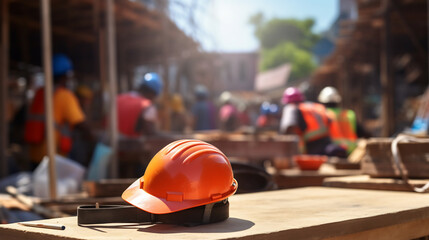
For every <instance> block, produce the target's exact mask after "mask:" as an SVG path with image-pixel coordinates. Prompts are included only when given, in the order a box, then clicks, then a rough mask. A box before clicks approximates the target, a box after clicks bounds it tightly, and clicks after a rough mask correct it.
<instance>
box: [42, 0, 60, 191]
mask: <svg viewBox="0 0 429 240" xmlns="http://www.w3.org/2000/svg"><path fill="white" fill-rule="evenodd" d="M40 11H41V12H40V15H41V18H42V19H41V21H40V22H41V23H42V29H41V30H42V49H43V71H44V75H45V119H46V124H45V127H46V145H47V155H48V157H49V196H50V198H51V199H55V198H57V174H56V168H55V153H56V142H55V135H54V134H55V132H54V112H53V110H54V109H53V103H52V101H53V91H54V88H53V82H54V81H53V79H52V35H51V34H52V32H51V18H50V15H51V9H50V0H42V1H41V8H40Z"/></svg>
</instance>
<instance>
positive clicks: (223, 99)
mask: <svg viewBox="0 0 429 240" xmlns="http://www.w3.org/2000/svg"><path fill="white" fill-rule="evenodd" d="M230 101H232V94H231V93H230V92H228V91H225V92H222V94H221V95H220V96H219V102H220V103H221V104H225V103H227V102H230Z"/></svg>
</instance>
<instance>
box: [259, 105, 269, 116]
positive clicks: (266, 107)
mask: <svg viewBox="0 0 429 240" xmlns="http://www.w3.org/2000/svg"><path fill="white" fill-rule="evenodd" d="M259 112H260V114H261V115H268V113H269V112H270V103H269V102H263V103H262V104H261V109H260V110H259Z"/></svg>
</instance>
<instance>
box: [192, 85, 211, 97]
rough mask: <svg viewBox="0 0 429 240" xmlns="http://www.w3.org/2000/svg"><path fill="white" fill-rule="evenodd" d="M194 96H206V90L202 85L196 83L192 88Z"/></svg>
mask: <svg viewBox="0 0 429 240" xmlns="http://www.w3.org/2000/svg"><path fill="white" fill-rule="evenodd" d="M194 92H195V96H197V97H198V98H206V97H207V96H208V94H209V93H208V90H207V88H206V87H205V86H204V85H200V84H198V85H197V86H195V89H194Z"/></svg>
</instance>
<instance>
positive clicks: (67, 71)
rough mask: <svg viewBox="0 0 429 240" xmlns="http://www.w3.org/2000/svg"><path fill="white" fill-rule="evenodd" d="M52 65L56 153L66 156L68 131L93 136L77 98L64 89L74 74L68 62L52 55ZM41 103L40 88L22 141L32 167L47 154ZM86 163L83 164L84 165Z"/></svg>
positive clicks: (42, 100) (41, 90) (42, 104)
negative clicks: (27, 145) (27, 150)
mask: <svg viewBox="0 0 429 240" xmlns="http://www.w3.org/2000/svg"><path fill="white" fill-rule="evenodd" d="M52 64H53V76H54V94H53V114H54V116H53V117H54V123H55V140H56V146H57V153H58V154H61V155H63V156H67V155H68V154H69V153H70V150H71V148H72V138H71V131H80V132H81V133H82V135H83V136H85V138H86V139H89V140H90V141H92V140H93V137H92V134H91V132H90V129H89V127H88V125H87V123H86V122H85V115H84V113H83V112H82V109H81V108H80V106H79V102H78V100H77V98H76V96H75V95H74V94H73V92H72V91H70V90H68V89H67V87H66V85H67V82H68V81H70V76H71V75H72V73H73V65H72V62H71V60H70V59H69V58H68V57H67V56H66V55H64V54H55V55H54V57H53V60H52ZM44 102H45V94H44V89H43V88H40V89H38V90H37V91H36V94H35V96H34V99H33V102H32V103H31V106H30V109H29V114H28V116H27V121H26V124H25V133H24V139H25V141H26V142H27V143H28V144H29V153H30V159H31V162H32V167H33V168H35V167H36V166H37V164H38V163H39V162H40V161H41V160H42V158H43V157H44V156H45V155H46V152H47V149H46V138H45V124H46V123H45V104H44ZM75 160H79V159H75ZM87 164H88V163H83V165H87Z"/></svg>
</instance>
